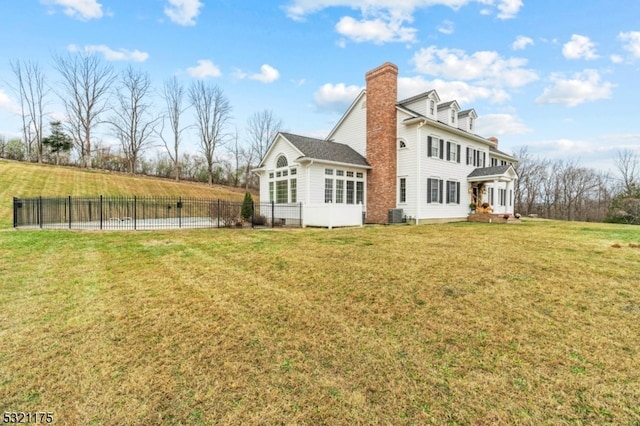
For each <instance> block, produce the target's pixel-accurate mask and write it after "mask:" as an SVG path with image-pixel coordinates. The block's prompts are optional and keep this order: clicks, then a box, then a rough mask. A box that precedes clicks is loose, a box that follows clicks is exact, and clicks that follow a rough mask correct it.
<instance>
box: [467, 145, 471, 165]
mask: <svg viewBox="0 0 640 426" xmlns="http://www.w3.org/2000/svg"><path fill="white" fill-rule="evenodd" d="M469 154H471V148H469V147H467V166H468V165H469V157H470V155H469Z"/></svg>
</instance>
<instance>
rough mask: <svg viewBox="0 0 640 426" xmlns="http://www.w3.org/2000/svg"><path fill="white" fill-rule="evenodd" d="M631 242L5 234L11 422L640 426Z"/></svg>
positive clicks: (639, 310) (471, 235)
mask: <svg viewBox="0 0 640 426" xmlns="http://www.w3.org/2000/svg"><path fill="white" fill-rule="evenodd" d="M3 165H4V164H2V165H1V166H3ZM613 243H620V244H621V245H623V248H619V249H615V248H612V247H611V245H612V244H613ZM629 243H640V229H639V228H637V227H628V226H620V225H601V224H583V223H560V222H551V221H532V222H525V223H523V224H521V225H509V226H500V225H496V224H493V225H489V224H470V223H461V224H445V225H432V226H418V227H402V226H400V227H365V228H357V229H342V230H333V231H327V230H309V229H307V230H285V231H275V232H274V231H250V230H242V231H240V230H198V231H196V230H194V231H164V232H69V231H14V230H11V229H6V230H4V231H2V230H0V341H2V342H3V344H2V345H1V346H0V412H2V411H11V410H25V411H26V410H31V411H33V410H46V411H53V412H54V417H55V419H56V421H57V422H58V423H61V424H143V423H144V424H256V423H265V424H283V423H284V424H291V423H294V424H295V423H301V424H345V425H346V424H380V423H382V424H447V423H450V424H514V423H522V424H573V423H576V424H581V423H595V424H601V423H607V422H611V423H614V424H637V423H638V422H639V421H640V402H639V401H640V388H639V387H638V386H637V384H638V382H640V371H638V368H637V359H638V358H639V357H640V349H639V347H640V344H639V343H640V342H639V341H638V336H640V295H639V292H638V271H639V270H640V249H636V248H630V247H629V246H628V244H629Z"/></svg>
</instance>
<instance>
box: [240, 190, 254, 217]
mask: <svg viewBox="0 0 640 426" xmlns="http://www.w3.org/2000/svg"><path fill="white" fill-rule="evenodd" d="M240 214H241V215H242V217H243V218H244V219H245V220H248V219H250V218H251V216H252V215H253V197H252V196H251V194H250V193H248V192H247V193H245V194H244V201H243V202H242V210H241V213H240Z"/></svg>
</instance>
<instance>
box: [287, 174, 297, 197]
mask: <svg viewBox="0 0 640 426" xmlns="http://www.w3.org/2000/svg"><path fill="white" fill-rule="evenodd" d="M292 171H293V170H292ZM289 192H290V194H291V197H290V198H291V199H290V200H289V202H291V203H297V202H298V181H297V179H291V180H290V181H289Z"/></svg>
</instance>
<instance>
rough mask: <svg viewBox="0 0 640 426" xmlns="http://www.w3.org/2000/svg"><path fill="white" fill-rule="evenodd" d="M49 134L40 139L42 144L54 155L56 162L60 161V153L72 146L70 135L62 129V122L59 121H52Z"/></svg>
mask: <svg viewBox="0 0 640 426" xmlns="http://www.w3.org/2000/svg"><path fill="white" fill-rule="evenodd" d="M50 125H51V134H50V135H49V136H47V137H46V138H44V139H42V145H44V146H46V147H47V148H49V150H50V151H51V153H52V154H55V155H56V164H58V163H59V161H60V153H61V152H66V151H69V150H70V149H71V147H72V146H73V141H72V139H71V136H69V135H67V134H66V133H65V132H64V131H63V130H62V123H61V122H59V121H52V122H51V123H50Z"/></svg>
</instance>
